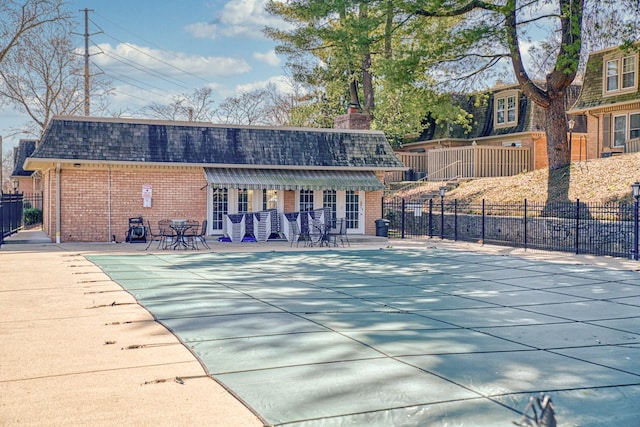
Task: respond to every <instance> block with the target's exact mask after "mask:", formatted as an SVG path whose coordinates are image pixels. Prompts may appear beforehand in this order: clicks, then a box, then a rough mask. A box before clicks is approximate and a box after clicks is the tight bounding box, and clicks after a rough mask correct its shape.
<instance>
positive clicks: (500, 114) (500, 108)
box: [496, 98, 505, 125]
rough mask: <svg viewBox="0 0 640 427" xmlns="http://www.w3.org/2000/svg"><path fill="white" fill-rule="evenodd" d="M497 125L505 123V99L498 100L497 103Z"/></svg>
mask: <svg viewBox="0 0 640 427" xmlns="http://www.w3.org/2000/svg"><path fill="white" fill-rule="evenodd" d="M496 123H498V124H499V125H502V124H504V123H505V121H504V98H498V100H497V103H496Z"/></svg>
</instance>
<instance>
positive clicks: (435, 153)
mask: <svg viewBox="0 0 640 427" xmlns="http://www.w3.org/2000/svg"><path fill="white" fill-rule="evenodd" d="M456 163H457V166H456V167H455V168H453V170H450V169H452V168H446V166H447V165H453V164H456ZM427 168H428V170H432V171H434V173H432V174H429V180H430V181H441V180H447V179H452V178H454V177H459V178H489V177H499V176H512V175H517V174H519V173H521V172H524V171H530V170H531V169H532V168H531V150H530V149H529V148H523V147H492V146H479V145H475V146H471V147H456V148H440V149H435V150H431V152H430V153H429V159H428V162H427ZM433 175H435V176H433Z"/></svg>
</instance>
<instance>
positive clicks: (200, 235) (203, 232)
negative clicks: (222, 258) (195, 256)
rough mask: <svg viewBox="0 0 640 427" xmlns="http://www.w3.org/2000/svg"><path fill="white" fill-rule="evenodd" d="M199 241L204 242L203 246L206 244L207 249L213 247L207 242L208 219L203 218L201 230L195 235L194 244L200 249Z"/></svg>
mask: <svg viewBox="0 0 640 427" xmlns="http://www.w3.org/2000/svg"><path fill="white" fill-rule="evenodd" d="M198 242H200V243H202V246H204V247H205V248H207V249H211V247H210V246H209V245H208V244H207V220H206V219H205V220H203V221H202V224H200V231H198V232H197V233H195V235H194V236H193V244H194V245H195V247H196V249H200V248H198Z"/></svg>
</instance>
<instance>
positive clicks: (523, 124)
mask: <svg viewBox="0 0 640 427" xmlns="http://www.w3.org/2000/svg"><path fill="white" fill-rule="evenodd" d="M518 88H519V86H518V85H515V84H512V85H508V86H503V87H499V88H496V89H492V90H489V91H486V92H482V93H478V94H471V95H455V96H454V97H453V99H454V103H455V104H456V105H458V106H460V107H461V108H462V109H463V110H465V111H466V112H467V113H469V114H471V115H472V116H473V118H472V119H471V123H470V124H471V130H470V131H466V129H465V128H463V127H462V126H461V125H447V124H446V123H443V124H436V123H435V121H431V123H430V127H429V128H428V129H426V130H425V131H424V132H423V134H422V135H421V136H420V141H429V140H436V139H449V138H450V139H474V138H482V137H489V136H499V135H508V134H512V133H520V132H540V131H543V130H544V119H545V117H544V110H543V109H542V108H540V107H539V106H537V105H536V104H535V103H534V102H533V101H531V100H529V98H528V97H527V96H526V95H525V94H524V93H523V92H520V93H519V99H518V102H519V104H518V122H517V123H516V124H515V125H513V126H504V127H498V128H496V127H494V123H493V111H494V108H493V107H494V100H495V96H496V94H500V93H501V92H504V91H507V90H511V89H518ZM579 93H580V85H577V84H576V85H571V86H570V87H569V89H568V90H567V93H566V99H565V104H566V105H567V108H569V106H571V104H573V103H574V102H575V100H576V99H577V98H578V95H579Z"/></svg>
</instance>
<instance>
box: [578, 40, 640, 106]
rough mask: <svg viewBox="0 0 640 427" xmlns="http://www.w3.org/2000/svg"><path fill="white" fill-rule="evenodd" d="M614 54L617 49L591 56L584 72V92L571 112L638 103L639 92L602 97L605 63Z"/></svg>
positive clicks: (595, 53)
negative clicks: (606, 57)
mask: <svg viewBox="0 0 640 427" xmlns="http://www.w3.org/2000/svg"><path fill="white" fill-rule="evenodd" d="M613 52H615V49H607V50H603V51H599V52H594V53H591V54H589V59H588V60H587V66H586V69H585V72H584V82H583V85H582V92H581V93H580V97H579V98H578V100H577V101H576V103H575V105H574V106H573V107H571V110H572V111H570V112H573V111H586V110H590V109H594V108H599V107H608V106H611V105H615V104H619V103H626V102H629V101H637V100H638V99H639V95H638V91H635V92H631V93H625V94H622V95H617V96H606V97H604V96H602V93H603V86H602V85H603V84H604V75H603V61H604V57H605V56H606V55H608V54H610V53H613ZM636 72H637V71H636Z"/></svg>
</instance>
